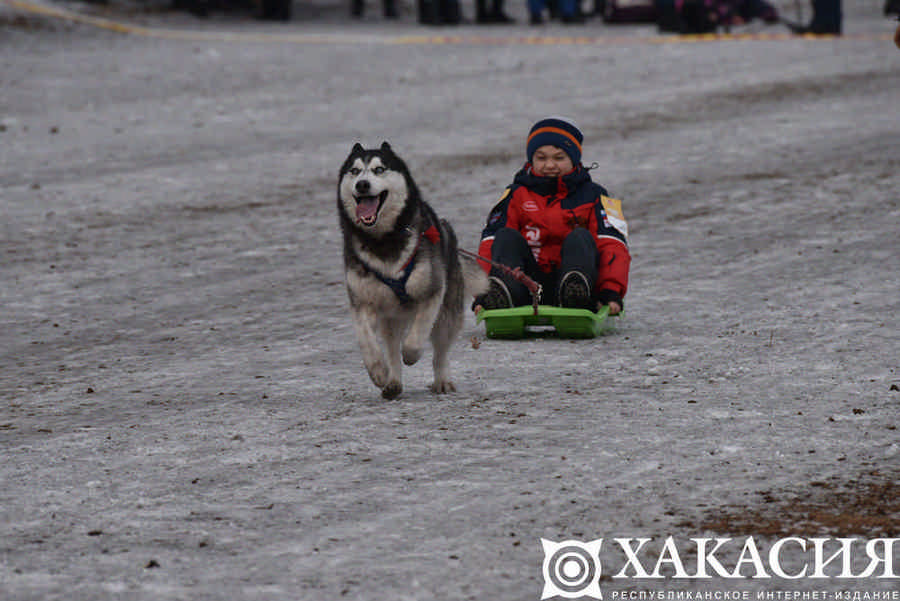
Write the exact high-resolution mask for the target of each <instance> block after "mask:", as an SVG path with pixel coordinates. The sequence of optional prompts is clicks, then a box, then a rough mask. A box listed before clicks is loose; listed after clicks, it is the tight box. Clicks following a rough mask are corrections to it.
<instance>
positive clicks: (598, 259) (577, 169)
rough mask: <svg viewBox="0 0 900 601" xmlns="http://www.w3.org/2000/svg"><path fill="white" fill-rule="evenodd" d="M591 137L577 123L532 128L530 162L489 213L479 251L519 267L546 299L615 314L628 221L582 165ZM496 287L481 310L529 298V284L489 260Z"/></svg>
mask: <svg viewBox="0 0 900 601" xmlns="http://www.w3.org/2000/svg"><path fill="white" fill-rule="evenodd" d="M583 139H584V136H583V135H582V133H581V131H579V129H578V128H577V127H576V126H575V124H574V123H572V122H571V121H568V120H566V119H563V118H559V117H550V118H548V119H542V120H541V121H538V122H537V123H535V124H534V126H533V127H532V128H531V131H530V132H529V135H528V141H527V144H526V154H527V157H528V162H527V163H525V166H524V167H523V168H522V169H521V170H520V171H519V172H518V173H516V175H515V178H514V179H513V183H512V185H511V186H510V187H508V188H507V189H506V191H505V192H504V193H503V196H502V197H501V198H500V202H499V203H498V204H497V206H495V207H494V208H493V209H492V210H491V212H490V214H489V215H488V220H487V226H486V227H485V228H484V231H483V232H482V235H481V244H480V245H479V248H478V254H479V255H481V256H482V257H485V258H486V259H490V260H491V261H494V262H496V263H500V264H503V265H506V266H507V267H510V268H513V269H515V268H520V269H521V270H522V271H523V272H524V273H525V274H526V275H528V276H529V277H531V278H532V279H533V280H535V281H536V282H538V283H539V284H540V285H541V286H542V288H543V292H542V299H541V303H542V304H554V305H560V306H562V307H573V308H580V309H590V310H592V311H597V310H598V309H599V308H600V306H602V305H609V312H610V314H611V315H615V314H617V313H619V312H620V311H621V310H622V308H623V306H624V300H623V299H624V297H625V292H626V290H627V288H628V268H629V265H630V264H631V256H630V255H629V253H628V245H627V238H626V236H627V235H628V225H627V223H626V222H625V218H624V216H623V215H622V207H621V203H620V202H619V201H618V200H614V199H612V198H610V197H609V196H608V195H607V192H606V189H605V188H603V187H602V186H600V185H598V184H595V183H594V182H592V181H591V177H590V175H589V174H588V172H587V170H586V169H585V168H584V166H583V165H582V164H581V143H582V141H583ZM482 265H483V266H484V268H485V271H487V272H488V275H489V276H490V282H491V284H490V289H489V290H488V292H487V293H486V294H484V295H482V296H480V297H478V298H477V299H476V301H475V305H474V307H473V308H474V309H475V312H476V313H477V312H478V311H480V310H481V309H482V308H484V309H500V308H507V307H513V306H523V305H530V304H531V302H532V299H531V295H530V293H529V292H528V289H527V288H526V287H525V285H524V284H522V283H520V282H518V281H516V279H515V278H514V277H512V276H510V275H508V274H505V273H503V271H501V270H499V269H497V268H496V267H493V268H492V267H491V266H490V265H489V264H488V263H486V262H482Z"/></svg>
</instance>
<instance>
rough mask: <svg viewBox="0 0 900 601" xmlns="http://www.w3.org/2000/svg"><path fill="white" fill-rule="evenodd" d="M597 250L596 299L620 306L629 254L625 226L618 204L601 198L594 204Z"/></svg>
mask: <svg viewBox="0 0 900 601" xmlns="http://www.w3.org/2000/svg"><path fill="white" fill-rule="evenodd" d="M596 244H597V250H598V251H599V253H600V264H599V266H598V268H597V285H596V286H595V295H596V297H597V300H598V301H600V302H602V303H604V304H606V303H609V302H610V301H616V302H618V303H619V304H622V303H623V300H624V298H625V293H626V292H628V273H629V270H630V267H631V254H630V253H629V252H628V223H627V222H626V221H625V215H624V214H623V213H622V203H621V202H620V201H618V200H616V199H614V198H610V197H608V196H606V195H605V194H604V195H601V196H600V202H598V203H597V238H596Z"/></svg>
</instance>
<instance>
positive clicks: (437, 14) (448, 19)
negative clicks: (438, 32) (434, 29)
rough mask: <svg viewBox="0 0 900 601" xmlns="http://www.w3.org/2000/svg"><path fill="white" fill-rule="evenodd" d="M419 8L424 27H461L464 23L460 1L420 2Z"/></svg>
mask: <svg viewBox="0 0 900 601" xmlns="http://www.w3.org/2000/svg"><path fill="white" fill-rule="evenodd" d="M418 7H419V23H421V24H423V25H459V22H460V21H462V10H461V9H460V7H459V0H418Z"/></svg>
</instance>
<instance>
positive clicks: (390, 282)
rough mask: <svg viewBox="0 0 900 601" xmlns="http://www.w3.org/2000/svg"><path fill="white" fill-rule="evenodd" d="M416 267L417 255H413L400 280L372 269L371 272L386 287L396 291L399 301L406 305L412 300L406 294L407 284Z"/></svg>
mask: <svg viewBox="0 0 900 601" xmlns="http://www.w3.org/2000/svg"><path fill="white" fill-rule="evenodd" d="M415 266H416V255H415V254H413V256H412V257H410V259H409V262H408V263H407V264H406V266H405V267H404V268H403V273H402V274H400V277H399V278H389V277H387V276H384V275H382V274H380V273H378V272H377V271H375V270H373V269H371V268H370V269H369V271H371V272H372V275H374V276H375V277H376V278H378V279H379V280H381V281H382V282H383V283H384V285H385V286H387V287H388V288H390V289H391V290H393V291H394V294H396V295H397V299H398V300H399V301H400V304H401V305H405V304H406V303H408V302H409V301H411V300H412V297H411V296H410V295H409V294H408V293H407V292H406V282H408V281H409V276H410V275H411V274H412V270H413V268H414V267H415Z"/></svg>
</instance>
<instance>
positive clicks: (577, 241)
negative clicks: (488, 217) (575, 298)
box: [491, 227, 600, 307]
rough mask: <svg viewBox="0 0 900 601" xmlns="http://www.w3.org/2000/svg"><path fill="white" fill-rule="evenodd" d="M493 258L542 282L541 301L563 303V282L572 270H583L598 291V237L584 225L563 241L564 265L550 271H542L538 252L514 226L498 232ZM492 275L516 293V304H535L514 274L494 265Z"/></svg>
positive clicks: (492, 247)
mask: <svg viewBox="0 0 900 601" xmlns="http://www.w3.org/2000/svg"><path fill="white" fill-rule="evenodd" d="M491 259H493V260H494V261H495V262H496V263H500V264H502V265H506V266H507V267H511V268H513V269H514V268H516V267H521V268H522V271H524V272H525V274H526V275H527V276H528V277H530V278H531V279H533V280H534V281H535V282H537V283H538V284H540V285H541V288H542V289H543V290H542V295H541V304H544V305H558V304H559V284H560V280H562V278H563V276H565V275H566V274H567V273H569V272H570V271H579V272H581V273H582V274H584V277H586V278H587V281H588V283H589V284H590V286H591V290H592V291H593V290H594V284H595V283H596V280H597V267H598V264H599V261H600V253H599V252H598V251H597V246H596V244H594V236H593V235H591V233H590V232H589V231H588V230H586V229H585V228H583V227H578V228H575V229H574V230H572V232H571V233H570V234H569V235H568V236H566V238H565V240H563V244H562V252H561V257H560V265H559V268H558V269H555V270H553V271H551V272H550V273H546V272H544V271H541V268H540V267H539V266H538V264H537V261H536V260H535V259H534V254H533V253H532V252H531V248H530V247H529V246H528V242H527V241H526V240H525V237H524V236H523V235H522V234H521V233H519V232H518V231H517V230H514V229H512V228H508V227H505V228H502V229H500V230H498V231H497V233H496V234H495V235H494V243H493V245H492V246H491ZM491 275H492V276H496V277H498V278H500V279H502V280H503V282H504V283H505V284H506V286H507V288H509V293H510V295H511V296H512V300H513V306H515V307H521V306H525V305H530V304H531V293H530V292H528V288H527V287H525V284H522V283H521V282H517V281H516V280H515V279H514V278H513V277H512V276H510V275H508V274H505V273H503V272H502V270H500V269H497V268H496V267H493V268H492V269H491Z"/></svg>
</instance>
